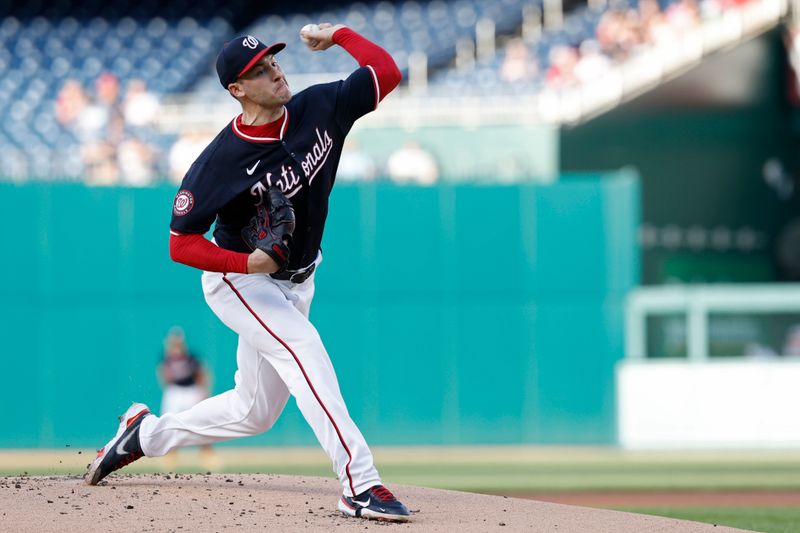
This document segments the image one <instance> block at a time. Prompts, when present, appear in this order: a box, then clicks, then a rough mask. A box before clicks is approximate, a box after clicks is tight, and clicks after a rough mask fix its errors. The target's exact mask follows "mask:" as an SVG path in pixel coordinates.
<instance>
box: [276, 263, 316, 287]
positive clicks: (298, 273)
mask: <svg viewBox="0 0 800 533" xmlns="http://www.w3.org/2000/svg"><path fill="white" fill-rule="evenodd" d="M316 268H317V264H316V263H311V264H310V265H308V266H307V267H306V268H303V269H300V270H282V271H280V272H276V273H274V274H270V276H272V278H273V279H281V280H284V281H291V282H292V283H303V282H304V281H305V280H307V279H308V278H309V277H310V276H311V274H313V273H314V270H315V269H316Z"/></svg>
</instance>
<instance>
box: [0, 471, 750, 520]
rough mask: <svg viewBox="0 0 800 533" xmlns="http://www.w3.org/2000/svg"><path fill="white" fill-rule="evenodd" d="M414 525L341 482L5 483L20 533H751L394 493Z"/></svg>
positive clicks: (172, 478)
mask: <svg viewBox="0 0 800 533" xmlns="http://www.w3.org/2000/svg"><path fill="white" fill-rule="evenodd" d="M391 488H392V490H393V492H394V493H395V495H396V496H397V497H398V498H399V499H400V500H402V501H403V502H404V503H405V504H406V505H407V506H408V508H409V509H411V511H412V518H411V522H409V523H406V524H388V523H383V522H373V521H366V520H363V519H355V518H346V517H344V516H342V515H341V514H340V513H339V512H338V511H336V502H337V498H338V496H339V485H338V483H337V482H336V481H335V480H333V479H322V478H316V477H298V476H279V475H267V474H240V475H224V474H215V475H189V474H186V475H183V474H181V475H158V474H155V475H141V474H140V475H116V476H114V475H112V476H110V477H109V478H108V481H107V482H106V481H103V482H102V483H101V485H100V486H97V487H89V486H87V485H85V484H84V483H83V480H82V479H81V478H79V477H64V476H52V477H39V476H35V477H34V476H30V477H29V476H21V477H5V478H0V516H1V517H2V518H1V519H0V522H2V523H3V524H4V525H3V529H4V530H6V531H14V532H19V533H26V532H31V533H34V532H35V533H43V532H59V533H61V532H65V531H67V532H69V531H82V532H84V531H98V532H100V531H102V532H105V531H115V532H127V531H137V532H139V531H172V532H178V531H191V532H205V531H223V530H234V531H251V530H255V529H267V530H269V531H280V532H295V531H297V532H300V531H302V532H304V533H307V532H309V531H342V532H346V531H361V532H363V531H364V530H365V529H379V528H388V529H379V530H381V531H389V530H390V529H394V530H396V531H398V532H406V531H408V532H411V531H425V532H430V531H457V532H458V533H472V532H486V531H507V532H511V531H532V532H538V531H541V532H552V531H558V532H560V533H568V532H576V533H578V532H580V533H584V532H586V531H593V532H609V533H612V532H613V533H620V532H623V533H624V532H626V531H630V532H633V531H648V532H659V531H663V532H667V531H668V532H670V533H672V532H706V531H707V532H711V531H714V532H715V533H724V532H733V531H742V530H737V529H733V528H727V527H719V526H713V525H711V524H700V523H696V522H687V521H682V520H675V519H671V518H659V517H654V516H645V515H637V514H631V513H622V512H617V511H608V510H602V509H590V508H585V507H574V506H568V505H560V504H555V503H544V502H538V501H531V500H523V499H518V498H505V497H502V496H487V495H482V494H471V493H466V492H455V491H448V490H437V489H426V488H420V487H410V486H402V485H393V486H392V487H391Z"/></svg>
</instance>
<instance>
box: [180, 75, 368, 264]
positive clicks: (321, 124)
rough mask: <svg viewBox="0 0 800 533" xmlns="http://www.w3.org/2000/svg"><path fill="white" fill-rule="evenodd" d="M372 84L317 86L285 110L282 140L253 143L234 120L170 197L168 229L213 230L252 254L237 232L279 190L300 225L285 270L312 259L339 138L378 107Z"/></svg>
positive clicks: (357, 80)
mask: <svg viewBox="0 0 800 533" xmlns="http://www.w3.org/2000/svg"><path fill="white" fill-rule="evenodd" d="M376 98H377V92H376V80H375V75H374V72H373V70H372V69H371V68H370V67H361V68H359V69H358V70H356V71H355V72H353V73H352V74H351V75H350V76H349V77H348V78H347V79H346V80H340V81H337V82H333V83H326V84H320V85H314V86H312V87H309V88H308V89H305V90H303V91H301V92H299V93H298V94H296V95H294V96H293V97H292V99H291V100H290V101H289V102H288V103H287V104H286V106H285V111H284V116H283V121H284V122H283V124H282V126H281V129H280V137H279V138H275V139H270V138H254V137H249V136H247V135H245V134H244V133H242V132H241V131H240V129H239V128H238V127H237V124H236V119H234V120H233V121H232V122H231V123H230V124H229V125H228V126H227V127H226V128H225V129H223V130H222V131H221V132H220V133H219V134H218V135H217V136H216V138H215V139H214V140H213V141H212V142H211V143H210V144H209V145H208V147H207V148H206V149H205V150H204V151H203V153H202V154H200V157H198V158H197V160H196V161H195V162H194V164H193V165H192V167H191V168H190V169H189V171H188V172H187V174H186V176H185V177H184V178H183V182H182V183H181V187H180V190H179V191H178V193H177V194H176V196H175V202H174V205H173V209H172V222H171V224H170V228H171V229H172V230H174V231H176V232H179V233H201V234H203V233H206V232H207V231H208V230H209V229H210V228H211V225H212V223H214V222H216V227H215V229H214V240H215V241H216V243H217V245H218V246H220V247H222V248H225V249H227V250H233V251H236V252H248V253H249V252H250V251H251V250H250V249H249V248H248V247H247V245H246V244H245V242H244V241H243V240H242V237H241V230H242V228H243V227H245V226H247V225H248V224H249V222H250V219H251V218H252V217H253V216H254V215H255V214H256V206H257V205H258V204H260V203H261V202H262V197H263V194H264V192H265V191H266V190H267V188H268V187H270V186H273V185H275V186H278V187H280V188H281V190H282V191H283V192H284V194H285V195H286V196H287V198H289V200H290V201H291V202H292V206H293V207H294V210H295V216H296V217H297V224H296V229H295V232H294V235H293V237H294V239H293V242H292V248H291V255H290V258H289V264H288V266H287V268H288V269H289V270H298V269H301V268H303V267H306V266H308V265H309V264H311V263H312V262H313V261H314V260H315V259H316V257H317V253H318V251H319V249H320V243H321V242H322V233H323V230H324V227H325V220H326V218H327V215H328V198H329V196H330V193H331V189H332V188H333V183H334V180H335V178H336V168H337V166H338V164H339V158H340V156H341V152H342V146H343V143H344V138H345V136H346V135H347V133H348V132H349V131H350V128H351V127H352V126H353V123H354V122H355V121H356V119H358V118H359V117H361V116H363V115H365V114H366V113H368V112H370V111H372V110H373V109H375V107H376V104H377V102H376Z"/></svg>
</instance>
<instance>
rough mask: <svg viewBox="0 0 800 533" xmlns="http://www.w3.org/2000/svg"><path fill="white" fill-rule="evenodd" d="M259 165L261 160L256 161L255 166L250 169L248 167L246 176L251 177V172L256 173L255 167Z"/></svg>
mask: <svg viewBox="0 0 800 533" xmlns="http://www.w3.org/2000/svg"><path fill="white" fill-rule="evenodd" d="M259 163H261V160H260V159H259V160H258V161H256V164H255V165H253V166H252V167H250V168H248V169H247V175H248V176H252V175H253V172H255V171H256V167H257V166H258V164H259Z"/></svg>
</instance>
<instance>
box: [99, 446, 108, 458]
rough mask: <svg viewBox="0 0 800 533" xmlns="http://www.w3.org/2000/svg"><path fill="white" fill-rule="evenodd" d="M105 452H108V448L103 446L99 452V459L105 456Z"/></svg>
mask: <svg viewBox="0 0 800 533" xmlns="http://www.w3.org/2000/svg"><path fill="white" fill-rule="evenodd" d="M105 451H106V447H105V446H103V447H102V448H100V449H99V450H97V457H101V456H102V455H103V453H105Z"/></svg>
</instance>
